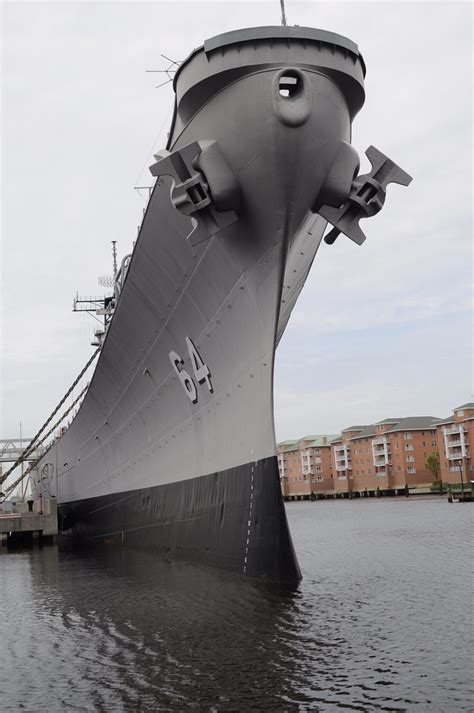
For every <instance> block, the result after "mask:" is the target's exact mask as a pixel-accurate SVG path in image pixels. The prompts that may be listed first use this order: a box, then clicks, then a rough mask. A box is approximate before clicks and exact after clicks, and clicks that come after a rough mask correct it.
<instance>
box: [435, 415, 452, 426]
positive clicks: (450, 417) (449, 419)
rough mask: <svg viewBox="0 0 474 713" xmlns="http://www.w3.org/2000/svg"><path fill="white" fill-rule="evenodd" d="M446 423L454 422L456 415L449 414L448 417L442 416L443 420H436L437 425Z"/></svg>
mask: <svg viewBox="0 0 474 713" xmlns="http://www.w3.org/2000/svg"><path fill="white" fill-rule="evenodd" d="M445 423H454V416H449V417H448V418H442V419H441V421H436V425H437V426H442V425H443V424H445Z"/></svg>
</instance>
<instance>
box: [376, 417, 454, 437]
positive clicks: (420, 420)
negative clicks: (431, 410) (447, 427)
mask: <svg viewBox="0 0 474 713" xmlns="http://www.w3.org/2000/svg"><path fill="white" fill-rule="evenodd" d="M440 422H441V419H440V418H437V417H436V416H407V418H401V419H400V420H399V421H398V423H397V424H396V425H395V426H394V427H393V428H390V429H388V431H385V433H397V432H398V431H421V430H425V429H426V430H433V429H434V428H436V426H437V425H438V423H440Z"/></svg>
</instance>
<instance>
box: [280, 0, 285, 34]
mask: <svg viewBox="0 0 474 713" xmlns="http://www.w3.org/2000/svg"><path fill="white" fill-rule="evenodd" d="M280 7H281V24H282V25H283V27H286V13H285V0H280Z"/></svg>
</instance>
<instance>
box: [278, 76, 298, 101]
mask: <svg viewBox="0 0 474 713" xmlns="http://www.w3.org/2000/svg"><path fill="white" fill-rule="evenodd" d="M301 85H302V82H301V78H300V77H298V76H297V75H296V74H285V75H284V76H283V77H280V81H279V83H278V91H279V92H280V96H282V97H286V98H291V97H294V96H296V95H297V94H298V93H299V91H300V89H301Z"/></svg>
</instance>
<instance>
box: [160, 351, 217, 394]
mask: <svg viewBox="0 0 474 713" xmlns="http://www.w3.org/2000/svg"><path fill="white" fill-rule="evenodd" d="M186 345H187V347H188V352H189V358H190V360H191V365H192V367H193V372H194V377H195V379H196V381H197V382H198V384H206V386H207V388H208V389H209V391H210V392H211V393H212V392H213V388H212V384H211V375H210V371H209V369H208V367H207V365H206V364H205V363H204V362H203V360H202V358H201V355H200V354H199V352H198V350H197V349H196V347H195V346H194V344H193V342H192V340H191V339H190V338H189V337H186ZM169 357H170V362H171V364H172V366H173V369H174V370H175V372H176V374H177V376H178V379H179V380H180V382H181V383H182V385H183V389H184V391H185V392H186V396H187V397H188V399H189V400H190V401H191V403H193V404H195V403H197V400H198V392H197V388H196V384H195V383H194V379H193V378H192V377H191V376H190V375H189V374H188V372H187V371H186V369H183V366H184V359H183V358H182V357H180V355H179V354H177V353H176V352H170V354H169Z"/></svg>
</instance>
